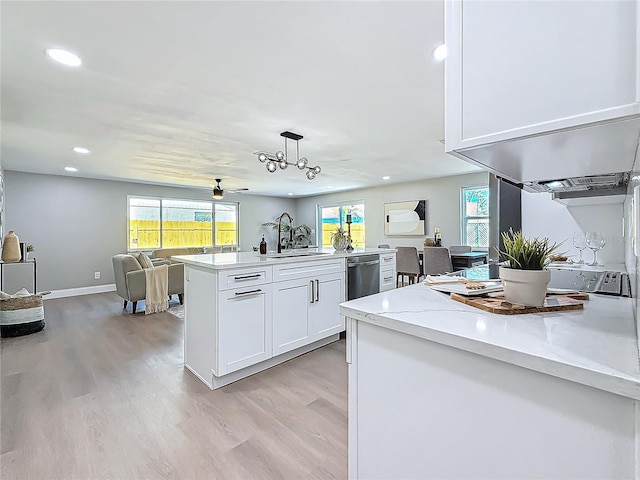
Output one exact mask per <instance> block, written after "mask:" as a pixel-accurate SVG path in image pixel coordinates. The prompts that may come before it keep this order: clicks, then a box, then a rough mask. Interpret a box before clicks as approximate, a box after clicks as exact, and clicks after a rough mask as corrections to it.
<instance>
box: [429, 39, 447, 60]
mask: <svg viewBox="0 0 640 480" xmlns="http://www.w3.org/2000/svg"><path fill="white" fill-rule="evenodd" d="M447 53H448V52H447V46H446V45H445V44H444V43H443V44H442V45H440V46H439V47H437V48H436V49H435V50H434V51H433V53H432V54H431V55H433V58H435V59H436V60H438V61H442V60H444V59H445V58H447Z"/></svg>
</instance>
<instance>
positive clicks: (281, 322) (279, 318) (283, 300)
mask: <svg viewBox="0 0 640 480" xmlns="http://www.w3.org/2000/svg"><path fill="white" fill-rule="evenodd" d="M343 300H344V274H343V273H333V274H325V275H317V276H312V277H304V278H300V279H296V280H287V281H284V282H277V283H274V284H273V354H274V355H279V354H281V353H285V352H288V351H290V350H293V349H295V348H298V347H300V346H303V345H306V344H308V343H311V342H313V341H316V340H320V339H322V338H324V337H328V336H330V335H333V334H336V333H340V332H341V331H343V330H344V317H342V316H341V315H340V312H339V307H338V304H339V303H340V302H342V301H343Z"/></svg>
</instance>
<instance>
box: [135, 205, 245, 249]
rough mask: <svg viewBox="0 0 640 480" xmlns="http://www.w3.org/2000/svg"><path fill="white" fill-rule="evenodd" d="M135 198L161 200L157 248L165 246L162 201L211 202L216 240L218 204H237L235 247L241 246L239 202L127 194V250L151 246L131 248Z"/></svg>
mask: <svg viewBox="0 0 640 480" xmlns="http://www.w3.org/2000/svg"><path fill="white" fill-rule="evenodd" d="M132 198H135V199H145V200H158V201H160V246H159V247H155V248H163V246H162V201H163V200H170V201H174V202H198V203H210V204H211V238H212V240H213V241H214V242H215V239H216V208H215V206H216V204H224V205H235V209H236V227H237V228H236V242H235V244H234V245H233V246H234V247H236V248H237V247H238V246H239V242H240V222H239V219H240V203H238V202H214V201H212V200H201V199H196V198H175V197H155V196H150V195H127V252H141V251H145V250H146V251H148V250H149V247H145V248H130V245H131V238H130V232H131V229H130V228H129V225H130V221H131V216H130V213H131V208H130V207H131V199H132ZM202 246H203V247H215V246H218V245H216V244H215V243H214V244H213V245H202Z"/></svg>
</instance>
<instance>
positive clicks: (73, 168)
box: [64, 167, 78, 172]
mask: <svg viewBox="0 0 640 480" xmlns="http://www.w3.org/2000/svg"><path fill="white" fill-rule="evenodd" d="M64 169H65V170H66V171H67V172H77V171H78V169H77V168H76V167H64Z"/></svg>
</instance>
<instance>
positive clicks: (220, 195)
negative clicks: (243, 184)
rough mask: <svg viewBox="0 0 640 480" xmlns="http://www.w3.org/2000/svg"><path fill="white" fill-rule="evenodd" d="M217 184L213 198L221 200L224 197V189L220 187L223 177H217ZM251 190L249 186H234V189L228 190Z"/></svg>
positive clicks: (234, 191) (232, 191)
mask: <svg viewBox="0 0 640 480" xmlns="http://www.w3.org/2000/svg"><path fill="white" fill-rule="evenodd" d="M215 180H216V183H217V185H216V186H215V187H213V198H214V199H215V200H221V199H222V198H223V197H224V190H222V187H220V182H221V181H222V179H221V178H216V179H215ZM247 190H249V189H248V188H234V189H232V190H227V193H238V192H246V191H247Z"/></svg>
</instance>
